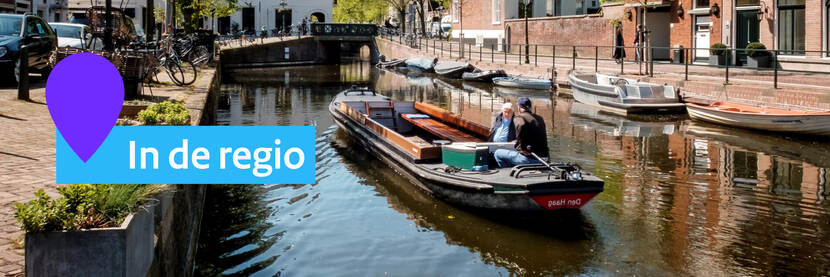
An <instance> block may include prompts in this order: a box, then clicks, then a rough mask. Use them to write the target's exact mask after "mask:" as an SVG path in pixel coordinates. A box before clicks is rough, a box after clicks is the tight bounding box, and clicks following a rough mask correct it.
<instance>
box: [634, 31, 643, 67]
mask: <svg viewBox="0 0 830 277" xmlns="http://www.w3.org/2000/svg"><path fill="white" fill-rule="evenodd" d="M642 37H643V25H641V24H637V31H636V32H635V37H634V47H636V48H635V50H634V62H636V63H641V62H643V49H642V48H641V47H640V42H641V41H642Z"/></svg>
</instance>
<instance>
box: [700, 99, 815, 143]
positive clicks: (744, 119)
mask: <svg viewBox="0 0 830 277" xmlns="http://www.w3.org/2000/svg"><path fill="white" fill-rule="evenodd" d="M686 110H688V111H689V116H690V117H691V118H692V119H696V120H701V121H706V122H711V123H716V124H721V125H726V126H732V127H739V128H748V129H755V130H763V131H772V132H786V133H798V134H805V135H820V136H830V115H809V114H804V115H765V114H750V113H737V112H729V111H722V110H717V109H713V108H709V107H706V106H702V105H697V104H693V103H688V104H687V107H686Z"/></svg>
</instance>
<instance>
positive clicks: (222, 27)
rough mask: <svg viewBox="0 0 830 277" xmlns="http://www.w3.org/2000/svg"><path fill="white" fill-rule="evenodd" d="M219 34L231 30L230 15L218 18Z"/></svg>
mask: <svg viewBox="0 0 830 277" xmlns="http://www.w3.org/2000/svg"><path fill="white" fill-rule="evenodd" d="M218 27H219V34H228V33H230V32H231V17H230V16H225V17H220V18H219V26H218Z"/></svg>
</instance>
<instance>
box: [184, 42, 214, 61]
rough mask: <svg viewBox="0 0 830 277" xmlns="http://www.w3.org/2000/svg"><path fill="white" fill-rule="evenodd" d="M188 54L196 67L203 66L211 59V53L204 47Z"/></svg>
mask: <svg viewBox="0 0 830 277" xmlns="http://www.w3.org/2000/svg"><path fill="white" fill-rule="evenodd" d="M188 54H189V55H188V60H190V62H191V63H193V64H194V65H201V64H203V63H205V62H207V61H208V60H209V59H210V52H209V51H208V49H207V47H205V46H204V45H199V46H196V48H193V49H191V50H190V53H188Z"/></svg>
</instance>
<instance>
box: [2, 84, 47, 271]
mask: <svg viewBox="0 0 830 277" xmlns="http://www.w3.org/2000/svg"><path fill="white" fill-rule="evenodd" d="M32 78H33V80H32V82H33V83H34V84H33V85H32V90H30V97H31V101H22V100H17V89H16V88H14V87H8V85H3V86H2V87H0V134H2V135H0V275H4V276H22V275H23V266H24V261H23V249H22V246H23V244H22V240H23V235H24V233H23V231H22V230H20V228H19V227H18V225H17V221H15V219H14V203H15V202H24V201H28V200H30V199H32V198H34V194H33V193H34V192H35V191H37V190H38V189H44V190H46V191H47V193H49V194H51V195H55V194H57V190H56V189H55V188H56V187H57V185H55V125H54V124H53V123H52V118H51V117H50V116H49V110H48V109H47V108H46V99H45V98H44V92H45V89H44V83H45V82H43V81H42V80H39V78H36V77H34V76H33V77H32Z"/></svg>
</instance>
